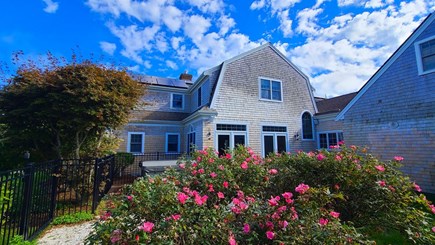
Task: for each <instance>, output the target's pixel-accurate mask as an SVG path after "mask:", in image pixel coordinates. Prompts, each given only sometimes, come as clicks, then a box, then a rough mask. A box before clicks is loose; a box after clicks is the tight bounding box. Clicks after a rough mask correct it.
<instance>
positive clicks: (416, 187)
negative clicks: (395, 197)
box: [414, 182, 422, 192]
mask: <svg viewBox="0 0 435 245" xmlns="http://www.w3.org/2000/svg"><path fill="white" fill-rule="evenodd" d="M414 190H415V191H418V192H421V191H422V190H421V188H420V186H419V185H417V184H416V183H415V182H414Z"/></svg>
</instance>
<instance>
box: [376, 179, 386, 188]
mask: <svg viewBox="0 0 435 245" xmlns="http://www.w3.org/2000/svg"><path fill="white" fill-rule="evenodd" d="M376 183H378V185H379V186H381V187H384V186H385V185H386V183H385V181H384V180H379V181H378V182H376Z"/></svg>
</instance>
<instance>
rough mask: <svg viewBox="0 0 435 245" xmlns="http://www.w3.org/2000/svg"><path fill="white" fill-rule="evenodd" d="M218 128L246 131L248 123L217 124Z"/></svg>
mask: <svg viewBox="0 0 435 245" xmlns="http://www.w3.org/2000/svg"><path fill="white" fill-rule="evenodd" d="M216 130H222V131H246V125H240V124H217V125H216Z"/></svg>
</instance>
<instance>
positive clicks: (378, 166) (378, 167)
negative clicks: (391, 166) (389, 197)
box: [375, 165, 385, 172]
mask: <svg viewBox="0 0 435 245" xmlns="http://www.w3.org/2000/svg"><path fill="white" fill-rule="evenodd" d="M375 168H376V169H377V170H378V171H380V172H384V171H385V168H384V166H382V165H376V166H375Z"/></svg>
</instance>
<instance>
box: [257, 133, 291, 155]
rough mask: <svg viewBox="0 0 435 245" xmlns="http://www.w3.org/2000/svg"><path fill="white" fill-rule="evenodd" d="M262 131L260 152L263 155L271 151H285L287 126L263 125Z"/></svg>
mask: <svg viewBox="0 0 435 245" xmlns="http://www.w3.org/2000/svg"><path fill="white" fill-rule="evenodd" d="M262 131H263V132H262V144H263V147H262V150H263V152H262V153H263V156H264V157H266V156H267V155H269V154H270V153H273V152H286V151H287V127H282V126H263V130H262Z"/></svg>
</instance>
